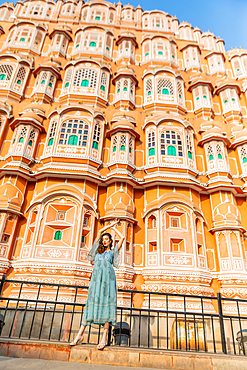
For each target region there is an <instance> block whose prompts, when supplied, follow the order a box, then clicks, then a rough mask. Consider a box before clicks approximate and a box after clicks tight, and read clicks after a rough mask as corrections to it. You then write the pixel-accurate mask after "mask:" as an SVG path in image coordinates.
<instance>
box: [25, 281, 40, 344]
mask: <svg viewBox="0 0 247 370" xmlns="http://www.w3.org/2000/svg"><path fill="white" fill-rule="evenodd" d="M40 289H41V284H39V289H38V293H37V297H36V302H35V308H34V312H33V317H32V322H31V327H30V331H29V335H28V339H30V337H31V334H32V330H33V323H34V318H35V315H36V310H37V305H38V299H39V294H40Z"/></svg>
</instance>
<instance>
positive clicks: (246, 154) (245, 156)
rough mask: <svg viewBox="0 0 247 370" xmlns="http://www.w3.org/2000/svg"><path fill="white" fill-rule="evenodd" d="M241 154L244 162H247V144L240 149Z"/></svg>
mask: <svg viewBox="0 0 247 370" xmlns="http://www.w3.org/2000/svg"><path fill="white" fill-rule="evenodd" d="M240 154H241V158H242V161H243V163H246V162H247V150H246V146H242V148H241V149H240Z"/></svg>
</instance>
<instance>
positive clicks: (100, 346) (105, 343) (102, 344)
mask: <svg viewBox="0 0 247 370" xmlns="http://www.w3.org/2000/svg"><path fill="white" fill-rule="evenodd" d="M106 345H107V340H106V341H105V342H103V341H101V342H100V343H99V344H98V346H97V348H98V349H99V350H101V351H102V350H103V349H104V348H105V346H106Z"/></svg>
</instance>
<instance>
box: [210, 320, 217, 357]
mask: <svg viewBox="0 0 247 370" xmlns="http://www.w3.org/2000/svg"><path fill="white" fill-rule="evenodd" d="M211 327H212V334H213V344H214V353H216V347H215V335H214V318H213V316H211Z"/></svg>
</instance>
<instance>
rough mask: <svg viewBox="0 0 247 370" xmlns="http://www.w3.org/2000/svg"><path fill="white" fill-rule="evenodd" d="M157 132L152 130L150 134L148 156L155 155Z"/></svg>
mask: <svg viewBox="0 0 247 370" xmlns="http://www.w3.org/2000/svg"><path fill="white" fill-rule="evenodd" d="M155 146H156V144H155V132H154V131H153V130H152V131H150V132H149V133H148V155H149V156H152V155H155Z"/></svg>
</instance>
